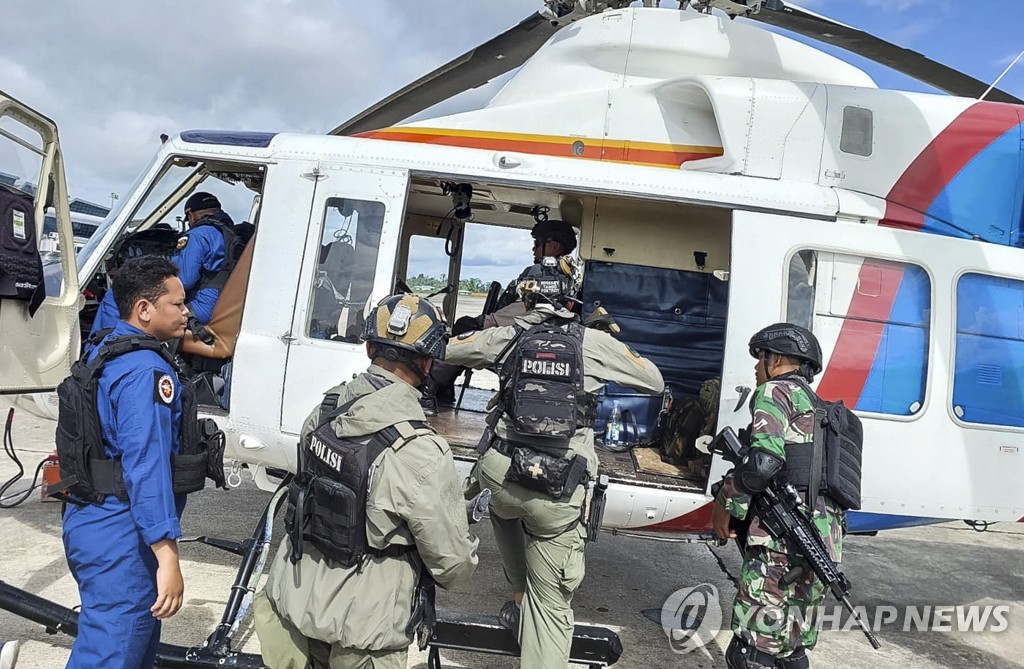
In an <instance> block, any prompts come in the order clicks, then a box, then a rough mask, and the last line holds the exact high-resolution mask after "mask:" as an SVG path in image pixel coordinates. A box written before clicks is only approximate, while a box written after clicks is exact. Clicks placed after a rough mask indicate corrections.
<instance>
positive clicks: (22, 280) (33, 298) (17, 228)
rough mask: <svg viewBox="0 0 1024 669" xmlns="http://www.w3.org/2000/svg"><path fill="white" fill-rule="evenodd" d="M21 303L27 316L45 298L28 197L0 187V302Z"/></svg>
mask: <svg viewBox="0 0 1024 669" xmlns="http://www.w3.org/2000/svg"><path fill="white" fill-rule="evenodd" d="M5 298H9V299H15V300H24V301H26V302H28V303H29V313H30V314H35V311H36V309H38V308H39V305H40V304H42V302H43V300H44V299H45V298H46V288H45V286H44V285H43V262H42V259H41V258H40V257H39V240H38V239H37V238H36V224H35V206H34V203H33V201H32V197H31V196H29V195H27V194H25V193H22V192H21V191H19V190H17V189H16V188H11V187H9V186H6V185H4V184H0V299H5Z"/></svg>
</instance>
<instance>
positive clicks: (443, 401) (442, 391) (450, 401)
mask: <svg viewBox="0 0 1024 669" xmlns="http://www.w3.org/2000/svg"><path fill="white" fill-rule="evenodd" d="M435 396H436V397H437V403H438V404H440V405H441V406H448V407H453V406H455V385H454V384H447V385H443V386H438V388H437V393H436V395H435Z"/></svg>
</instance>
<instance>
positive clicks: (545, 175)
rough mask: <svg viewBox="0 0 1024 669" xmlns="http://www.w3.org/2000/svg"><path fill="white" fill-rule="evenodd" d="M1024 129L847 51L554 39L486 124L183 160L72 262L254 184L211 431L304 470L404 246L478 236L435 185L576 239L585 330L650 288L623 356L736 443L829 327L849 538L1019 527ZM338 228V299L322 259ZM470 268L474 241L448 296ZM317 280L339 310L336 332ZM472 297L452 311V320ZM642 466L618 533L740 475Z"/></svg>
mask: <svg viewBox="0 0 1024 669" xmlns="http://www.w3.org/2000/svg"><path fill="white" fill-rule="evenodd" d="M669 17H671V19H670V20H669ZM1021 114H1022V110H1021V108H1019V107H1013V106H1011V105H1004V104H995V103H978V102H975V101H972V100H967V99H962V98H952V97H945V96H932V95H923V94H912V93H903V92H897V91H883V90H878V89H876V88H874V87H873V84H872V82H871V81H870V79H869V78H868V77H867V76H866V75H864V74H863V73H862V72H860V71H859V70H856V69H855V68H852V67H851V66H849V65H847V64H845V63H842V62H841V61H839V60H837V59H834V58H832V57H830V56H827V55H825V54H823V53H821V52H818V51H816V50H814V49H811V48H810V47H807V46H804V45H801V44H798V43H796V42H793V41H791V40H788V39H786V38H784V37H780V36H778V35H774V34H771V33H767V32H765V31H762V30H759V29H755V28H752V27H750V26H743V25H740V24H732V23H730V22H729V21H728V20H725V19H719V18H716V17H711V16H704V15H696V14H692V15H691V14H682V13H677V12H665V11H659V10H643V9H629V10H619V11H614V12H607V13H605V14H602V15H599V16H594V17H591V18H588V19H584V20H582V21H579V22H578V23H575V24H573V25H572V26H570V27H568V28H565V29H563V30H562V31H561V32H559V33H558V34H556V36H555V37H554V38H552V40H550V42H549V43H548V45H547V46H545V47H544V48H543V49H541V51H539V52H538V53H537V55H536V56H534V58H533V59H531V60H530V61H529V62H528V63H527V65H525V66H524V67H523V69H522V70H521V72H520V73H519V74H518V75H517V76H516V77H515V78H513V79H512V81H511V82H509V84H507V85H506V87H505V88H504V89H503V90H502V92H501V93H499V94H498V96H496V98H495V99H494V100H493V101H492V102H491V103H490V104H489V105H488V106H487V107H486V108H484V109H482V110H480V111H477V112H467V113H464V114H457V115H453V116H449V117H443V118H439V119H430V120H424V121H419V122H415V123H410V124H406V125H401V126H396V127H392V128H385V129H381V130H378V131H373V132H369V133H364V135H363V136H360V137H325V136H318V135H297V134H276V135H272V134H258V133H216V132H207V131H195V132H188V133H182V134H181V135H179V136H177V137H174V138H172V139H170V140H169V141H167V142H166V143H165V144H163V146H162V147H161V149H160V151H159V153H158V155H157V156H156V158H155V159H154V161H153V162H152V164H151V165H150V166H149V168H148V169H147V170H146V171H145V173H144V174H143V175H142V176H141V177H140V180H139V181H138V183H137V186H136V188H135V189H134V190H133V192H132V193H131V194H130V195H128V196H127V197H124V198H122V200H121V201H120V202H119V210H118V211H117V212H115V213H114V214H112V215H111V217H109V218H108V219H107V221H108V223H107V224H106V225H105V226H104V228H103V229H101V230H100V231H99V232H98V233H97V234H96V235H95V236H94V238H93V240H91V241H90V243H89V244H88V245H87V246H86V247H85V249H84V250H83V251H82V253H81V254H80V255H79V258H78V269H79V277H80V280H81V282H82V283H83V285H84V284H86V283H87V282H89V281H92V280H94V277H97V276H101V275H103V274H104V273H105V263H107V262H108V261H109V260H110V259H111V258H112V256H113V255H114V254H115V253H116V251H117V249H118V247H119V245H121V244H122V243H124V239H125V237H126V235H127V234H128V233H129V232H131V231H135V230H137V229H138V230H141V229H146V228H148V227H151V226H152V225H154V224H156V223H158V222H160V221H162V220H165V219H166V218H167V216H168V213H167V212H169V211H170V210H171V209H172V208H174V207H176V206H177V205H179V204H180V202H182V201H183V200H184V198H185V197H187V195H188V193H190V192H191V191H192V190H194V189H195V188H196V187H198V185H199V184H200V183H203V184H204V185H203V188H206V187H207V186H209V185H210V183H212V182H214V181H215V180H216V179H221V180H227V181H231V182H232V183H235V182H246V183H249V184H250V188H251V190H253V191H255V192H256V193H257V194H258V198H256V203H257V206H255V207H254V208H253V212H252V219H251V220H252V222H253V223H255V224H256V229H257V232H256V235H255V238H254V242H253V244H252V251H251V252H252V256H251V268H250V269H249V273H248V281H247V284H246V285H245V286H244V302H243V304H242V305H239V308H240V309H241V310H242V311H241V313H242V315H241V319H240V323H239V325H238V329H237V333H236V336H235V338H234V343H233V348H232V351H231V353H232V354H231V358H230V359H231V372H230V386H229V392H228V397H227V402H226V404H227V406H228V408H227V409H226V410H224V409H220V408H216V409H214V408H207V410H206V413H207V415H209V416H210V417H212V418H214V419H215V420H217V422H218V423H219V424H220V425H221V427H222V428H223V429H224V430H225V432H226V434H227V438H228V455H229V457H231V458H234V459H236V460H239V461H242V462H247V463H251V464H253V465H257V466H261V467H265V468H272V469H293V468H294V463H295V453H296V444H297V440H298V435H299V431H300V429H301V426H302V423H303V421H304V420H305V418H306V416H307V415H308V414H309V413H310V411H311V410H312V409H313V408H314V407H316V406H318V405H319V403H320V401H321V397H322V393H323V392H324V391H326V390H327V389H328V388H330V387H332V386H334V385H336V384H337V383H339V382H341V381H344V380H346V379H349V378H351V377H352V375H354V374H356V373H359V372H361V371H363V370H364V369H365V368H366V366H367V363H368V361H367V358H366V354H365V350H364V347H363V346H362V345H361V344H360V343H359V342H358V341H357V340H356V338H355V337H354V333H355V331H356V330H357V329H358V327H357V326H358V324H359V323H360V320H359V318H360V314H361V312H362V310H363V306H364V305H365V304H368V303H369V304H373V303H375V302H376V301H377V300H379V299H381V298H383V297H384V296H386V295H388V294H390V293H391V292H392V291H393V289H394V286H395V282H396V280H397V279H403V280H404V279H406V278H407V277H408V274H407V270H408V268H409V265H410V260H414V258H411V257H410V253H411V251H410V240H411V239H413V238H414V237H416V236H423V235H428V236H433V235H436V234H439V233H442V232H444V231H445V230H447V229H449V227H451V228H458V227H460V226H464V222H462V221H457V220H453V219H451V217H450V216H446V215H445V212H446V211H447V210H448V209H450V205H451V201H450V199H449V198H447V195H446V194H444V193H443V192H442V190H441V185H442V184H446V183H469V184H472V186H473V189H474V200H473V203H474V205H478V206H476V207H475V208H474V212H475V214H474V219H473V221H474V223H477V224H480V225H484V226H486V225H494V226H513V227H520V228H526V227H529V226H530V225H532V223H533V218H532V217H531V216H530V215H529V211H530V208H531V207H532V206H537V205H540V206H547V207H549V208H550V209H551V210H552V211H553V212H554V211H557V212H558V213H559V215H560V216H561V217H562V218H563V219H564V220H567V221H569V222H571V223H572V224H573V225H574V226H576V227H577V228H578V229H579V231H580V245H579V251H578V253H579V255H580V258H581V259H582V260H583V261H585V262H586V264H587V274H586V275H585V278H584V289H583V300H584V309H585V310H587V309H592V308H594V307H595V306H598V304H597V303H598V302H601V303H603V304H607V303H608V302H607V301H608V300H613V301H614V300H615V299H616V298H617V296H616V294H615V291H614V290H612V291H609V289H608V286H609V285H610V286H613V287H614V286H615V285H616V284H617V282H618V285H621V287H622V288H623V289H625V288H626V287H628V286H634V285H648V286H654V287H653V288H648V291H647V292H642V291H641V292H638V293H633V294H628V295H624V294H620V295H618V298H621V299H622V306H621V308H622V309H623V313H624V314H626V316H627V317H626V320H627V321H629V323H630V325H631V327H632V332H635V333H639V334H638V336H639V337H640V339H641V341H637V342H635V343H634V342H630V343H633V344H634V345H635V346H637V347H638V348H640V349H641V351H642V352H644V353H645V354H648V353H650V357H652V359H654V360H655V361H656V362H659V361H663V362H664V366H663V372H664V374H665V376H666V380H668V381H669V382H670V385H672V384H675V385H673V388H674V390H679V389H681V390H680V392H684V391H685V393H689V394H695V388H696V386H695V385H694V384H696V385H699V382H700V380H702V378H710V377H712V376H715V377H720V379H721V397H720V401H719V406H718V415H717V427H718V429H721V428H723V427H725V426H732V427H734V428H740V427H744V426H745V425H746V423H747V422H748V420H749V413H748V411H747V406H746V400H747V399H748V398H749V395H750V392H751V390H752V386H753V375H754V374H753V360H752V358H751V357H750V355H749V352H748V350H747V340H748V338H749V336H750V335H751V334H752V333H753V332H754V331H756V330H758V329H759V328H761V327H763V326H764V325H766V324H769V323H772V322H777V321H785V320H789V321H793V322H802V323H805V324H807V325H808V326H809V327H811V328H812V329H813V331H814V332H815V334H816V335H817V336H818V338H819V339H820V340H821V343H822V347H823V349H824V356H825V365H824V372H823V373H822V374H821V375H820V376H819V377H818V379H817V388H818V390H819V392H820V393H821V394H822V395H823V396H824V397H826V398H829V399H843V400H844V401H845V402H846V403H847V405H848V406H850V407H851V408H854V409H855V410H856V411H857V413H858V414H859V415H860V417H861V419H862V421H863V423H864V431H865V440H864V441H865V450H864V478H863V508H862V513H861V514H860V515H859V516H857V517H852V518H851V527H852V529H854V530H858V531H870V530H875V529H881V528H887V527H895V526H900V525H906V524H914V523H920V522H929V521H931V520H933V519H950V518H961V519H981V520H989V521H1017V520H1019V519H1024V499H1022V497H1021V495H1020V493H1019V484H1018V481H1019V480H1021V479H1022V477H1024V454H1022V453H1021V446H1022V445H1024V444H1022V441H1024V438H1022V432H1024V422H1022V420H1024V399H1021V398H1024V373H1022V372H1024V360H1021V359H1018V353H1017V349H1018V348H1022V349H1024V329H1017V328H1016V325H1015V324H1016V321H1014V322H1013V323H1008V322H1007V321H1006V319H1007V318H1010V317H1011V316H1012V315H1013V314H1014V313H1016V311H1015V309H1017V308H1018V306H1020V307H1021V308H1024V302H1022V303H1016V302H1013V300H1014V299H1017V298H1013V297H1012V296H1013V295H1016V294H1020V295H1024V263H1022V259H1024V251H1022V250H1021V249H1020V248H1018V246H1019V245H1020V237H1019V234H1020V231H1021V230H1020V228H1021V223H1020V220H1021V219H1020V214H1021V206H1022V205H1021V191H1020V190H1017V189H1016V188H1015V184H1021V183H1024V176H1022V174H1021V167H1020V165H1021V163H1022V154H1021V145H1020V141H1019V138H1020V128H1021V123H1022V121H1024V117H1022V115H1021ZM1014 133H1016V135H1014ZM1014 138H1016V142H1015V143H1014V141H1013V139H1014ZM178 172H180V173H181V176H180V177H177V176H173V175H174V174H177V173H178ZM224 175H228V176H227V177H225V176H224ZM172 176H173V178H177V179H178V181H176V182H173V184H172V185H173V186H175V187H173V188H166V186H167V184H168V182H167V179H169V178H172ZM204 180H205V181H204ZM247 180H248V181H247ZM157 184H160V187H159V188H158V187H156V186H157ZM157 192H159V193H161V196H160V198H161V199H159V201H154V200H153V198H154V196H153V193H157ZM353 229H354V230H355V231H356V232H355V233H354V234H350V233H351V230H353ZM346 236H347V237H348V238H349V242H348V246H350V247H351V249H350V250H346V253H350V255H348V256H346V258H348V260H347V263H348V264H347V265H345V266H346V267H348V268H349V270H347V271H349V272H350V274H349V275H347V276H348V277H349V278H348V281H349V283H347V284H346V286H347V287H345V288H342V289H340V290H339V281H340V279H339V277H340V276H341V275H340V274H332V271H334V270H332V269H330V268H328V265H329V258H330V257H331V254H332V252H333V251H334V250H336V248H337V249H341V247H334V246H332V244H333V243H334V242H339V241H341V240H342V239H343V238H344V237H346ZM464 253H465V249H462V248H458V245H456V248H455V250H454V252H453V253H452V255H451V257H450V260H449V262H450V265H449V282H453V281H457V280H458V278H459V276H458V275H459V261H460V259H461V257H462V256H463V254H464ZM525 256H526V254H525V250H524V258H523V260H524V264H526V263H527V262H528V260H529V258H527V257H525ZM352 273H358V274H359V277H358V278H356V279H353V278H352V276H351V275H352ZM641 276H642V277H647V278H648V279H652V280H655V283H653V284H652V283H648V284H644V283H643V282H642V281H640V280H639V279H637V277H641ZM327 278H329V279H331V282H330V286H331V291H330V293H329V294H333V295H334V296H335V297H336V298H337V304H336V305H334V306H336V307H337V308H336V310H335V311H336V312H337V313H335V312H333V311H332V312H331V316H330V319H328V320H329V322H327V326H328V328H327V331H328V333H327V334H326V335H325V334H324V329H323V326H324V324H325V322H326V321H324V320H323V319H322V318H320V317H319V316H317V312H318V311H319V310H320V309H321V307H322V304H321V303H320V302H319V300H320V299H321V296H322V295H323V294H324V286H325V279H327ZM588 282H590V283H591V285H590V287H589V288H588ZM602 282H603V283H602ZM631 282H632V283H631ZM684 285H685V286H687V287H686V288H685V290H684V289H683V288H682V286H684ZM694 287H697V288H694ZM701 287H702V288H701ZM701 290H703V293H702V292H701ZM588 291H590V292H588ZM595 291H597V292H595ZM602 291H603V292H602ZM598 293H600V295H601V297H600V299H597V298H594V297H593V295H596V294H598ZM588 296H590V297H588ZM457 299H458V295H457V294H451V295H448V296H447V297H446V298H445V311H446V313H447V314H448V316H449V317H451V316H453V315H454V313H455V308H456V300H457ZM611 310H612V311H613V314H614V315H616V316H618V315H620V314H618V313H615V312H614V309H611ZM1018 318H1019V316H1018ZM652 333H653V334H652ZM659 333H660V334H659ZM648 335H650V337H652V338H645V337H647V336H648ZM659 337H660V339H659ZM709 342H710V344H709ZM1018 343H1019V344H1018ZM643 345H647V347H648V349H647V350H645V349H644V347H643ZM659 356H660V357H659ZM1018 403H1021V407H1020V408H1021V410H1022V412H1021V414H1020V417H1016V416H1015V409H1016V406H1017V404H1018ZM449 427H451V426H449ZM455 427H456V428H457V427H458V426H455ZM460 429H462V431H461V432H460V430H459V429H455V428H452V430H450V432H449V434H448V435H447V436H449V437H451V438H452V440H453V442H458V441H459V439H460V438H462V441H463V442H465V443H462V444H457V446H458V447H457V448H456V454H457V459H458V461H459V463H460V466H461V467H462V468H464V469H465V470H468V468H469V467H470V466H471V464H472V460H473V457H474V456H473V453H472V449H471V448H469V447H467V446H469V445H470V443H471V442H472V443H475V440H473V439H471V438H470V437H471V435H468V434H466V431H467V430H469V431H471V429H469V428H467V427H466V425H463V426H462V428H460ZM444 432H445V431H444V430H443V429H442V433H444ZM476 434H479V432H477V433H476ZM603 457H604V456H603ZM602 462H603V463H604V460H603V461H602ZM641 464H642V463H634V462H632V461H628V459H627V461H625V463H624V461H622V460H618V461H617V462H616V463H609V466H610V467H611V469H610V470H609V471H610V476H611V486H610V487H609V491H608V502H607V507H606V511H605V517H604V527H605V528H606V529H616V530H640V529H643V530H676V531H691V532H694V531H696V532H700V531H707V530H708V529H709V527H710V508H711V499H710V497H709V489H710V485H711V484H712V483H713V482H714V481H716V480H717V479H718V478H719V476H720V475H721V474H722V473H724V472H725V471H726V469H727V468H728V465H727V463H724V462H723V461H722V460H721V459H720V457H718V456H716V457H715V458H714V459H713V460H711V461H709V462H706V463H704V464H703V466H702V467H701V468H699V470H698V471H691V472H685V471H683V472H675V473H672V472H669V473H665V472H664V471H662V472H661V473H657V472H654V473H652V470H647V469H644V468H643V467H642V466H641ZM603 466H604V465H603ZM261 480H263V482H264V483H268V481H267V480H265V479H261Z"/></svg>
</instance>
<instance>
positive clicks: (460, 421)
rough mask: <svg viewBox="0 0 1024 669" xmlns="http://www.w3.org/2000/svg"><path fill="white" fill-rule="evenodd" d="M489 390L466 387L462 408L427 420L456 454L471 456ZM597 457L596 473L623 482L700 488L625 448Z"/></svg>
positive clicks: (444, 409) (482, 425) (458, 388)
mask: <svg viewBox="0 0 1024 669" xmlns="http://www.w3.org/2000/svg"><path fill="white" fill-rule="evenodd" d="M461 390H462V388H461V386H455V396H456V397H458V396H459V392H460V391H461ZM492 394H493V393H491V392H489V391H486V390H481V389H478V388H473V387H470V388H469V390H468V391H467V392H466V396H465V398H464V399H463V402H462V408H461V409H460V410H459V411H454V410H452V409H451V408H449V407H443V406H442V407H440V411H439V412H438V414H437V415H436V416H432V417H430V418H428V419H427V422H428V423H430V425H431V426H432V427H433V428H434V429H435V430H437V431H438V433H439V434H440V435H441V436H442V437H444V438H445V440H446V441H447V442H448V443H449V444H450V445H451V447H452V452H453V453H454V454H455V456H456V457H459V458H463V459H471V460H475V459H476V458H477V452H476V445H477V443H478V442H479V441H480V435H481V434H483V431H484V428H485V427H486V419H487V413H486V412H485V408H486V405H487V401H488V400H489V399H490V396H491V395H492ZM597 457H598V460H599V461H600V473H602V474H607V475H608V477H609V479H611V480H612V481H613V482H614V481H621V482H623V483H630V484H634V485H635V484H641V485H647V486H650V487H657V488H669V489H674V490H681V491H688V492H700V493H702V492H703V491H704V481H703V480H700V481H697V480H691V479H687V478H681V477H680V476H675V475H668V474H658V473H653V472H650V471H644V470H641V469H640V468H639V467H638V466H637V462H636V460H635V458H634V456H633V455H632V454H631V453H630V452H629V451H624V452H621V453H611V452H608V451H604V450H601V449H600V448H598V449H597Z"/></svg>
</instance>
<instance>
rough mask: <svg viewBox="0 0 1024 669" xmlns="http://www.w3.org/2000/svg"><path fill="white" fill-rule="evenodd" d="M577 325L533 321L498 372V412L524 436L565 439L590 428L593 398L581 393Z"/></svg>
mask: <svg viewBox="0 0 1024 669" xmlns="http://www.w3.org/2000/svg"><path fill="white" fill-rule="evenodd" d="M584 331H585V328H584V327H583V326H582V325H581V324H580V323H579V322H575V321H573V322H570V323H567V324H562V325H558V324H553V323H550V322H545V323H538V324H537V325H534V326H532V327H531V328H530V329H528V330H526V331H525V332H523V333H522V334H520V335H519V336H518V338H517V339H516V340H515V343H514V348H513V350H512V352H511V353H510V354H509V355H508V357H507V358H505V361H504V363H503V364H502V367H501V372H500V374H499V376H500V380H501V388H502V410H503V412H504V414H505V415H506V416H507V417H508V419H509V422H510V424H511V427H512V429H513V430H514V431H515V432H516V433H517V434H520V435H523V436H528V437H544V438H548V439H558V440H568V439H569V438H570V437H572V435H573V434H575V433H576V430H577V429H580V428H585V427H589V426H591V425H593V424H594V417H595V408H596V406H597V397H596V396H595V395H591V394H589V393H587V392H586V391H584V389H583V334H584Z"/></svg>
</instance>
